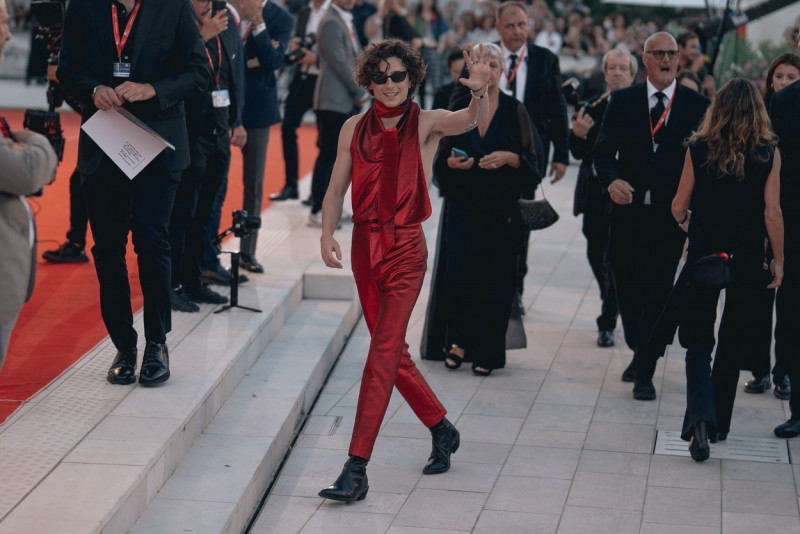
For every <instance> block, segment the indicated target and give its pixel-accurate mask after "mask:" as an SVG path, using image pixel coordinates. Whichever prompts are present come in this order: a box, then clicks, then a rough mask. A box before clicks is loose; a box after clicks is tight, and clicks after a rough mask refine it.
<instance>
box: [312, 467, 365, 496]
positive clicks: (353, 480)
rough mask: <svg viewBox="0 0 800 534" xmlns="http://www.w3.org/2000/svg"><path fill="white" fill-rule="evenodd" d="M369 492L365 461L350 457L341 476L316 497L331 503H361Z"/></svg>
mask: <svg viewBox="0 0 800 534" xmlns="http://www.w3.org/2000/svg"><path fill="white" fill-rule="evenodd" d="M368 490H369V482H368V481H367V461H366V460H365V459H363V458H359V457H358V456H351V457H350V458H349V459H348V460H347V461H346V462H345V464H344V469H342V474H341V475H339V478H337V479H336V482H334V483H333V485H332V486H328V487H327V488H325V489H324V490H322V491H320V492H319V493H318V495H319V496H320V497H322V498H323V499H331V500H332V501H342V502H352V501H363V500H364V497H366V496H367V491H368Z"/></svg>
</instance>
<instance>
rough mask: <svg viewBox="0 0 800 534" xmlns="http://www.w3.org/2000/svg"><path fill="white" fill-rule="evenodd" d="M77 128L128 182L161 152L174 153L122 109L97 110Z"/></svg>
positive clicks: (164, 142) (145, 126) (148, 129)
mask: <svg viewBox="0 0 800 534" xmlns="http://www.w3.org/2000/svg"><path fill="white" fill-rule="evenodd" d="M81 128H82V129H83V131H84V132H86V133H87V134H88V135H89V137H91V138H92V140H93V141H94V142H95V143H97V146H99V147H100V149H101V150H102V151H103V152H105V153H106V155H107V156H108V157H109V158H111V161H113V162H114V163H115V164H116V165H117V167H119V168H120V169H121V170H122V172H124V173H125V176H127V177H128V178H130V179H131V180H133V178H135V177H136V175H137V174H139V173H140V172H142V169H144V168H145V167H147V165H148V164H149V163H150V162H151V161H153V160H154V159H155V158H156V156H158V155H159V154H160V153H161V151H162V150H164V149H165V148H171V149H172V150H175V147H174V146H172V145H171V144H170V143H169V142H168V141H167V140H166V139H164V138H163V137H161V136H160V135H158V134H157V133H156V132H155V131H153V130H152V129H151V128H149V127H148V126H147V125H146V124H144V123H143V122H142V121H140V120H139V119H137V118H136V117H134V116H133V115H131V114H130V112H128V111H127V110H125V109H123V108H112V109H109V110H107V111H102V110H98V111H97V113H95V114H94V115H92V116H91V118H89V120H88V121H86V122H85V123H84V124H83V126H81Z"/></svg>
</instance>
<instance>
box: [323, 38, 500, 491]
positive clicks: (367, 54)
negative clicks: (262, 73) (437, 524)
mask: <svg viewBox="0 0 800 534" xmlns="http://www.w3.org/2000/svg"><path fill="white" fill-rule="evenodd" d="M464 58H465V60H466V63H467V65H468V67H469V72H470V77H469V78H468V79H467V78H462V79H461V80H460V82H461V83H462V84H463V85H465V86H467V87H469V89H470V90H471V91H472V95H473V98H472V101H471V102H470V105H469V107H468V108H466V109H462V110H460V111H456V112H450V111H446V110H432V111H422V110H420V108H419V106H418V105H417V104H416V103H414V102H412V101H411V98H412V97H413V95H414V91H415V90H416V88H417V87H419V83H420V81H421V80H422V79H423V78H424V76H425V64H424V63H423V61H422V56H421V55H420V53H419V51H417V50H415V49H412V48H411V47H410V46H409V45H408V44H406V43H404V42H403V41H399V40H397V39H387V40H384V41H381V42H380V43H378V44H376V45H373V46H370V47H368V48H366V49H365V50H364V51H363V52H362V53H361V54H360V55H359V57H358V58H357V60H356V69H355V78H356V82H357V83H358V84H359V85H360V86H362V87H364V88H365V89H367V90H369V92H370V94H372V95H373V96H374V97H375V104H374V106H373V107H372V108H371V109H370V110H369V111H367V112H366V113H362V114H360V115H356V116H354V117H352V118H350V119H349V120H348V121H347V122H346V123H345V125H344V127H343V128H342V131H341V134H340V136H339V145H338V149H337V156H336V163H335V165H334V167H333V174H332V176H331V181H330V185H329V187H328V191H327V194H326V195H325V199H324V201H323V204H322V237H321V239H320V246H321V253H322V259H323V261H324V262H325V265H327V266H328V267H334V268H337V269H341V268H342V264H341V261H340V260H341V259H342V253H341V249H340V247H339V243H338V242H337V241H336V239H334V237H333V233H334V231H335V230H336V226H337V224H338V223H339V218H340V217H341V214H342V204H343V202H344V195H345V193H346V192H347V188H348V187H349V185H350V182H351V181H352V183H353V195H352V197H353V223H354V227H353V242H352V263H353V275H354V277H355V280H356V287H357V289H358V295H359V299H360V300H361V307H362V309H363V311H364V318H365V320H366V322H367V327H368V328H369V331H370V334H371V335H372V341H371V343H370V348H369V354H368V356H367V363H366V365H365V366H364V374H363V376H362V378H361V391H360V392H359V396H358V406H357V408H356V420H355V425H354V427H353V437H352V440H351V442H350V450H349V455H350V457H349V459H348V460H347V462H346V463H345V466H344V470H343V471H342V474H341V475H339V478H338V479H336V482H334V484H333V485H332V486H329V487H327V488H325V489H323V490H322V491H320V493H319V495H320V497H324V498H326V499H333V500H337V501H345V502H347V501H355V500H361V499H363V498H364V497H366V495H367V490H368V489H369V485H368V483H367V474H366V466H367V461H368V460H369V458H370V456H371V454H372V448H373V446H374V444H375V439H376V437H377V435H378V429H379V428H380V425H381V422H382V421H383V416H384V414H385V413H386V407H387V405H388V404H389V398H390V396H391V394H392V387H393V386H397V389H398V391H400V393H401V394H402V395H403V398H405V400H406V402H408V404H409V406H410V407H411V409H412V410H413V411H414V413H415V414H416V415H417V417H419V419H420V420H421V421H422V423H423V424H424V425H425V426H427V427H428V428H429V429H430V431H431V435H432V437H433V449H432V451H431V455H430V458H429V459H428V463H427V464H426V465H425V468H424V469H423V473H424V474H437V473H444V472H445V471H447V470H448V469H449V468H450V454H451V453H454V452H456V450H457V449H458V445H459V434H458V430H456V429H455V427H454V426H453V424H452V423H450V421H448V420H447V419H446V418H445V414H446V411H445V409H444V406H442V404H441V403H440V402H439V400H438V399H437V398H436V395H435V394H434V393H433V391H431V389H430V387H429V386H428V384H427V382H425V379H424V378H423V377H422V375H421V374H420V372H419V371H418V370H417V367H416V366H415V365H414V362H413V361H412V360H411V355H410V354H409V352H408V344H407V343H406V342H405V336H406V329H407V327H408V320H409V317H410V316H411V311H412V309H413V308H414V303H415V302H416V300H417V297H418V296H419V292H420V288H421V287H422V280H423V277H424V275H425V269H426V266H427V256H428V253H427V246H426V244H425V236H424V234H423V233H422V227H421V224H422V222H423V221H424V220H425V219H427V218H428V217H429V216H430V213H431V204H430V199H429V198H428V183H429V182H428V177H429V176H431V172H430V170H431V163H432V162H433V156H434V154H435V152H436V148H437V146H438V143H439V139H440V138H441V137H443V136H447V135H456V134H459V133H463V132H464V131H469V130H471V129H472V128H474V127H475V125H476V124H477V120H478V113H485V112H486V105H485V100H484V98H483V97H484V96H485V95H486V89H487V87H488V81H489V66H488V58H487V57H486V56H485V55H484V54H483V48H482V47H480V49H479V52H478V53H475V52H474V51H469V52H464Z"/></svg>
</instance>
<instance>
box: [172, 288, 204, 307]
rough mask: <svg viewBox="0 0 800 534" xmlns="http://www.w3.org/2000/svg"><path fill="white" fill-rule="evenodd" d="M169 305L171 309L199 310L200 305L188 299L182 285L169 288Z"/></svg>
mask: <svg viewBox="0 0 800 534" xmlns="http://www.w3.org/2000/svg"><path fill="white" fill-rule="evenodd" d="M169 306H170V308H172V310H173V311H180V312H189V313H192V312H199V311H200V306H198V305H197V304H195V303H194V302H192V301H191V300H189V297H188V296H187V295H186V292H185V291H184V290H183V288H182V287H179V288H177V289H170V290H169Z"/></svg>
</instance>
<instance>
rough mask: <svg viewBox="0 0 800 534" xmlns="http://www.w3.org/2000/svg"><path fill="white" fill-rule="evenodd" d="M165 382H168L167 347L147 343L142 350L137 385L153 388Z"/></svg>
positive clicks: (162, 344)
mask: <svg viewBox="0 0 800 534" xmlns="http://www.w3.org/2000/svg"><path fill="white" fill-rule="evenodd" d="M167 380H169V351H168V350H167V345H166V344H165V343H153V342H152V341H148V342H147V345H146V346H145V348H144V357H143V358H142V368H141V370H140V371H139V383H140V384H141V385H143V386H155V385H156V384H161V383H162V382H166V381H167Z"/></svg>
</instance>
